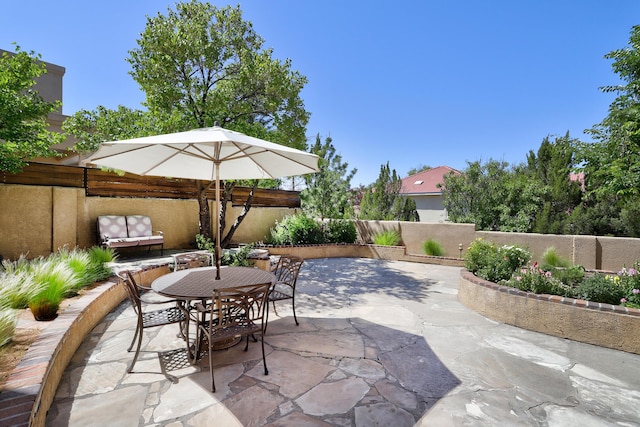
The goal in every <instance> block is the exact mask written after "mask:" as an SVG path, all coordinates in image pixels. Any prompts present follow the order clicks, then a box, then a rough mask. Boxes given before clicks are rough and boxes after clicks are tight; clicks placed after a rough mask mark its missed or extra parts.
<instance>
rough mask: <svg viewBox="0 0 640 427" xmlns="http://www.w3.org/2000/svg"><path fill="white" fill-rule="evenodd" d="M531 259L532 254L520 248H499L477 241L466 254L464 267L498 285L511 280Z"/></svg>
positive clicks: (480, 240)
mask: <svg viewBox="0 0 640 427" xmlns="http://www.w3.org/2000/svg"><path fill="white" fill-rule="evenodd" d="M530 259H531V253H530V252H529V251H528V250H526V249H524V248H521V247H519V246H513V245H510V246H507V245H505V246H500V247H498V246H496V245H495V244H493V243H492V242H489V241H486V240H483V239H476V240H474V241H473V242H472V243H471V245H470V246H469V248H468V249H467V252H466V253H465V256H464V266H465V268H466V269H467V270H469V271H470V272H472V273H474V274H475V275H476V276H478V277H482V278H483V279H485V280H489V281H491V282H495V283H498V282H501V281H505V280H509V279H510V278H511V276H512V275H513V273H515V272H516V271H518V270H519V269H520V268H521V267H523V266H524V265H526V264H527V263H528V262H529V260H530Z"/></svg>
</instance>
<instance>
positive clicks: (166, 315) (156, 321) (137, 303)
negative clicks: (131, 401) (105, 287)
mask: <svg viewBox="0 0 640 427" xmlns="http://www.w3.org/2000/svg"><path fill="white" fill-rule="evenodd" d="M118 278H119V279H120V282H121V283H122V285H123V286H124V287H125V290H126V291H127V297H128V298H129V301H130V302H131V305H132V306H133V311H134V312H135V313H136V316H137V321H136V331H135V333H134V335H133V339H132V340H131V344H130V345H129V348H128V349H127V351H131V349H132V348H133V346H134V344H135V345H136V353H135V355H134V356H133V360H132V361H131V364H130V365H129V368H128V369H127V372H129V373H131V372H133V367H134V365H135V364H136V361H137V360H138V355H139V354H140V346H141V344H142V334H143V331H144V330H145V329H147V328H153V327H156V326H164V325H170V324H172V323H184V322H186V320H187V316H186V314H185V311H184V310H183V309H181V308H180V307H179V306H178V304H177V303H178V301H177V300H166V299H165V300H162V301H150V300H147V299H143V298H141V292H140V288H139V287H138V285H136V282H135V280H134V278H133V274H132V273H131V271H129V270H124V271H121V272H119V273H118ZM172 302H173V303H176V305H174V306H171V307H165V308H162V309H158V310H146V311H145V310H144V309H143V307H146V306H153V305H157V304H164V305H166V304H167V303H172ZM180 330H181V333H182V331H183V328H182V325H181V328H180Z"/></svg>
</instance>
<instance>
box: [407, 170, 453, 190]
mask: <svg viewBox="0 0 640 427" xmlns="http://www.w3.org/2000/svg"><path fill="white" fill-rule="evenodd" d="M449 172H453V173H455V174H456V175H459V174H460V172H459V171H457V170H455V169H453V168H450V167H449V166H438V167H436V168H432V169H428V170H426V171H422V172H418V173H417V174H414V175H410V176H408V177H406V178H404V179H403V180H402V189H401V190H400V193H402V194H440V193H442V190H441V189H440V188H438V187H437V185H438V184H443V183H444V178H443V177H444V176H445V175H446V174H448V173H449Z"/></svg>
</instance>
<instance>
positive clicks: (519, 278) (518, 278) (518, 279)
mask: <svg viewBox="0 0 640 427" xmlns="http://www.w3.org/2000/svg"><path fill="white" fill-rule="evenodd" d="M516 280H517V281H518V282H519V281H521V280H522V277H520V276H516ZM634 290H635V289H634Z"/></svg>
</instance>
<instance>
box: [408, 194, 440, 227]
mask: <svg viewBox="0 0 640 427" xmlns="http://www.w3.org/2000/svg"><path fill="white" fill-rule="evenodd" d="M408 197H409V198H410V199H412V200H413V201H414V202H416V210H417V211H418V216H419V217H420V222H433V223H440V222H444V221H446V220H447V211H446V209H445V208H444V206H443V205H442V200H443V197H442V195H441V194H423V195H409V196H408Z"/></svg>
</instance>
